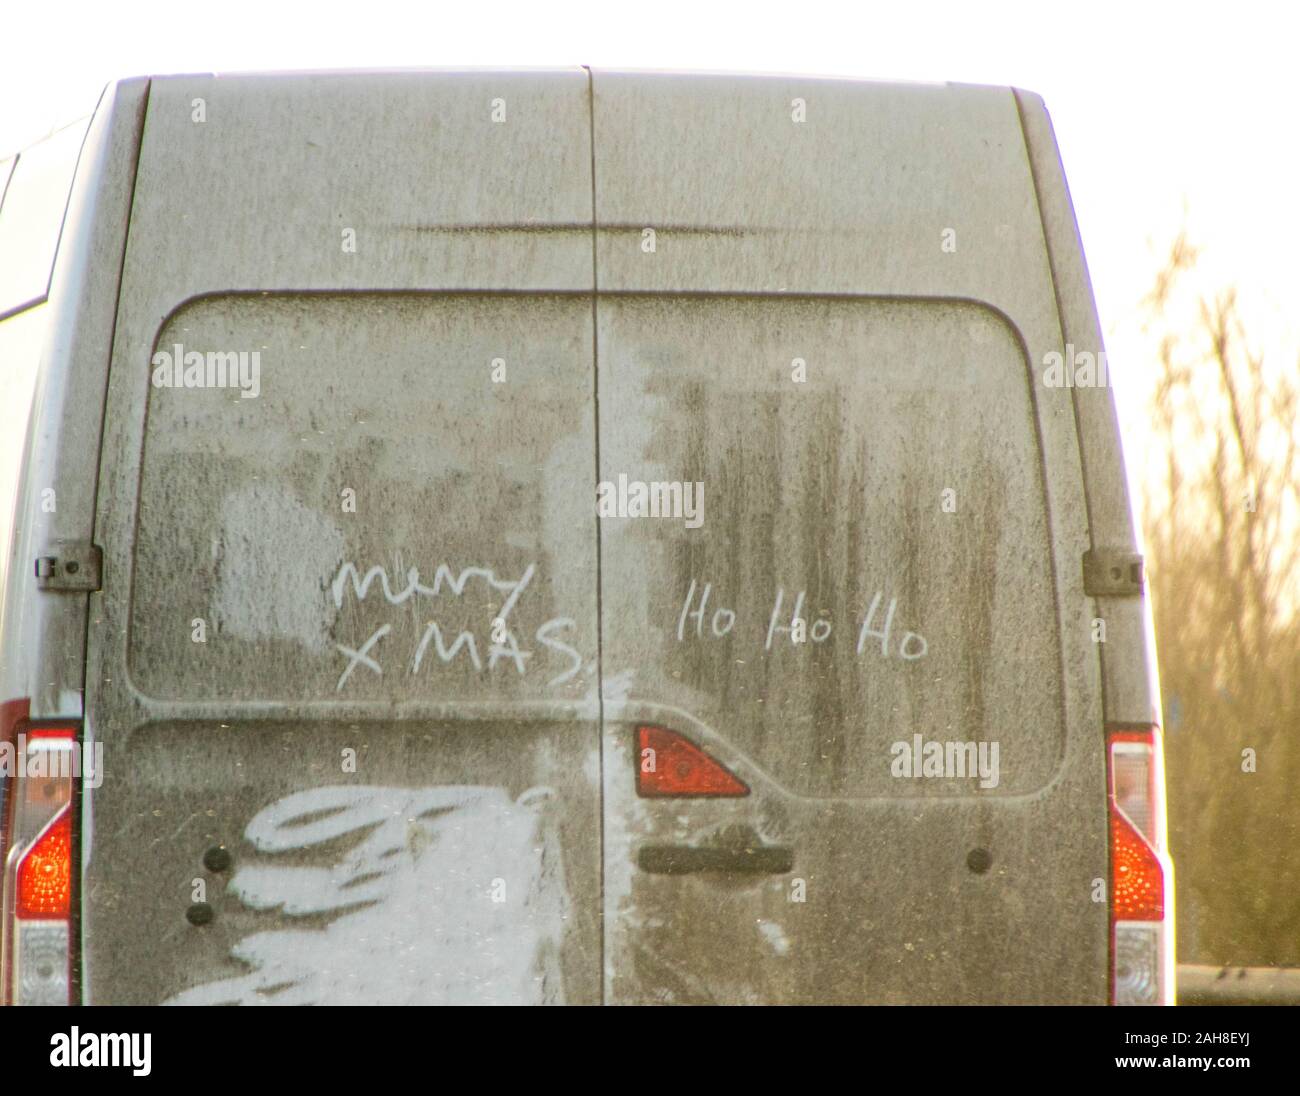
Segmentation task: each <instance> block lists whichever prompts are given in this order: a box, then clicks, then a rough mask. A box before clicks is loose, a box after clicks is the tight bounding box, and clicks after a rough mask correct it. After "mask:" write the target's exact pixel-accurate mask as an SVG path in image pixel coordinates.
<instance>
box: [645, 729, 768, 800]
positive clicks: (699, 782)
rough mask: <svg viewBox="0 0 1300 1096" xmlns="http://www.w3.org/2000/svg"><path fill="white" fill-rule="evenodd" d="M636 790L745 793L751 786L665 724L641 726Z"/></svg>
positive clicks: (680, 794)
mask: <svg viewBox="0 0 1300 1096" xmlns="http://www.w3.org/2000/svg"><path fill="white" fill-rule="evenodd" d="M636 738H637V770H636V790H637V794H638V795H641V796H646V797H648V798H656V797H661V798H667V797H685V796H713V797H726V796H742V795H748V794H749V786H748V785H747V784H745V783H744V782H743V781H742V780H740V779H739V778H738V777H737V776H736V775H735V774H734V773H732V772H731V771H730V770H729V769H728V768H727V767H726V766H725V765H723V764H722V763H721V762H719V761H716V760H715V759H714V758H712V757H710V756H709V755H708V754H706V753H705V752H704V751H703V750H702V749H700V748H699V747H698V746H696V745H695V744H694V743H693V742H689V741H687V740H686V739H685V738H683V737H682V736H681V735H679V734H677V733H676V732H675V731H669V730H665V729H664V728H663V727H638V728H637V729H636Z"/></svg>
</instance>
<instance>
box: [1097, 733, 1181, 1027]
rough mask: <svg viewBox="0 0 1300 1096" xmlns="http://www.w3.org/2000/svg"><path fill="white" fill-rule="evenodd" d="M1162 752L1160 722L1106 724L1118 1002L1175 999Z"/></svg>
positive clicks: (1169, 1001) (1112, 929)
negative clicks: (1135, 725) (1136, 725)
mask: <svg viewBox="0 0 1300 1096" xmlns="http://www.w3.org/2000/svg"><path fill="white" fill-rule="evenodd" d="M1162 760H1163V753H1162V750H1161V746H1160V731H1159V729H1158V728H1156V727H1142V728H1131V727H1113V728H1110V730H1109V733H1108V734H1107V736H1106V770H1107V783H1108V788H1107V792H1108V794H1107V800H1108V814H1109V827H1110V932H1111V946H1110V951H1111V1000H1112V1001H1113V1002H1114V1003H1115V1004H1117V1005H1120V1004H1152V1005H1154V1004H1172V1003H1173V925H1172V922H1173V918H1172V916H1171V910H1170V906H1171V904H1172V899H1173V879H1172V872H1173V867H1172V864H1171V863H1170V860H1169V856H1168V852H1167V849H1166V845H1165V799H1164V773H1163V768H1162Z"/></svg>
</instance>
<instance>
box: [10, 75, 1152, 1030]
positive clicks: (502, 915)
mask: <svg viewBox="0 0 1300 1096" xmlns="http://www.w3.org/2000/svg"><path fill="white" fill-rule="evenodd" d="M83 132H84V138H83V137H82V133H83ZM61 140H62V142H63V143H62V145H61V146H60V147H59V149H58V150H55V151H59V152H60V154H61V155H62V156H63V159H64V162H65V163H66V166H67V170H66V179H67V180H68V181H67V182H65V183H64V184H63V189H62V190H58V188H57V186H55V184H52V183H49V182H48V181H46V182H39V181H38V180H37V179H36V176H35V175H33V174H32V173H33V172H36V171H37V170H38V169H41V165H42V163H44V162H46V161H47V160H49V159H50V155H51V153H50V150H49V149H44V150H43V149H42V147H39V146H38V149H36V150H32V151H30V152H24V153H21V154H19V155H18V156H17V157H16V158H12V159H10V160H8V161H5V162H4V163H3V164H0V187H3V188H4V198H3V203H2V204H0V244H4V243H5V241H8V245H7V246H4V247H0V269H3V270H4V271H5V273H4V276H3V277H0V287H3V288H4V290H5V294H6V299H2V300H0V365H2V367H3V370H4V380H3V383H4V385H5V393H6V395H5V403H6V408H5V414H6V416H7V422H8V423H9V424H10V425H11V426H12V428H13V431H12V433H13V435H14V437H20V436H21V434H22V432H23V431H25V432H26V445H25V447H23V446H20V445H17V444H14V443H13V441H12V439H11V442H10V448H9V450H7V451H6V453H5V454H4V461H5V463H4V465H3V471H4V481H3V482H4V490H5V492H6V497H5V499H4V500H3V505H4V507H5V517H4V518H3V519H0V520H5V521H8V518H9V510H10V508H11V507H12V527H11V528H10V527H9V526H5V527H0V533H4V534H5V536H4V539H5V540H6V542H7V544H8V545H9V547H8V550H7V554H6V556H5V570H4V573H3V581H2V582H0V597H2V598H3V604H2V613H3V616H2V627H3V631H2V632H0V701H3V707H0V735H2V736H3V741H4V744H5V747H4V749H5V754H4V757H5V758H7V759H8V761H7V768H6V770H5V775H4V777H3V780H2V781H0V786H2V787H3V791H2V792H0V795H2V796H3V799H2V800H0V812H2V817H3V818H4V820H5V821H4V830H3V854H4V875H3V925H2V928H3V932H2V936H0V939H2V943H0V948H2V952H3V954H2V955H0V960H2V962H3V971H4V982H3V993H4V997H5V1000H6V1001H7V1002H10V1003H17V1004H28V1003H42V1002H44V1003H105V1002H113V1003H138V1004H155V1003H163V1002H167V1003H264V1002H272V1003H315V1002H358V1003H363V1002H365V1003H368V1002H397V1003H442V1002H483V1003H490V1002H522V1003H566V1002H567V1003H599V1002H606V1003H620V1002H678V1003H689V1002H699V1003H704V1002H724V1003H729V1002H741V1003H787V1002H788V1003H795V1002H845V1003H847V1002H879V1003H912V1002H916V1003H932V1002H942V1003H959V1004H986V1003H1011V1002H1022V1003H1058V1002H1083V1003H1098V1004H1101V1003H1106V1002H1108V1001H1113V1002H1115V1003H1125V1004H1128V1003H1168V1002H1170V1001H1172V998H1173V977H1172V955H1173V910H1172V900H1173V891H1172V877H1171V871H1172V868H1171V865H1170V861H1169V858H1168V854H1167V851H1166V843H1165V833H1164V800H1163V794H1164V793H1163V777H1162V773H1161V745H1160V733H1159V696H1158V689H1157V685H1156V680H1155V674H1154V670H1153V658H1152V652H1151V649H1150V643H1149V638H1148V620H1149V615H1148V610H1147V604H1146V595H1145V589H1144V584H1143V576H1142V560H1141V556H1140V554H1139V548H1138V544H1137V541H1136V536H1135V531H1134V527H1133V522H1132V518H1131V515H1130V508H1129V500H1128V495H1127V490H1126V485H1125V479H1124V472H1123V464H1122V458H1121V451H1120V442H1119V436H1118V431H1117V426H1116V418H1115V414H1114V409H1113V404H1112V400H1111V394H1110V391H1109V389H1108V387H1107V386H1106V385H1105V383H1104V380H1103V376H1104V374H1103V371H1104V368H1105V366H1104V361H1105V359H1104V351H1103V348H1102V344H1101V337H1100V331H1099V328H1098V323H1097V317H1096V312H1095V308H1094V305H1093V299H1092V294H1091V289H1090V287H1089V283H1088V277H1087V272H1086V268H1085V265H1084V259H1083V254H1082V249H1081V246H1080V241H1079V236H1078V232H1077V229H1076V226H1075V221H1074V216H1073V212H1072V209H1071V205H1070V200H1069V196H1068V193H1067V190H1066V186H1065V180H1064V177H1063V174H1062V169H1061V163H1060V160H1059V158H1058V154H1057V150H1056V145H1055V141H1054V138H1053V136H1052V131H1051V128H1050V124H1049V121H1048V117H1047V114H1046V112H1045V110H1044V107H1043V104H1042V102H1041V101H1040V100H1039V99H1038V98H1037V97H1036V96H1034V95H1032V94H1027V93H1025V92H1021V91H1017V90H1014V89H1008V88H989V87H972V86H960V85H934V86H927V85H911V86H909V85H894V84H885V83H865V82H855V81H845V80H823V79H803V78H794V77H735V76H711V75H677V76H667V75H652V74H625V73H618V72H605V71H601V70H596V71H588V70H584V69H575V70H560V71H553V72H511V71H502V72H464V73H458V72H402V73H354V74H281V75H266V76H259V75H248V76H234V77H216V76H211V75H198V76H169V77H161V78H153V79H137V80H128V81H124V82H121V83H118V84H116V85H114V86H112V87H110V88H109V89H108V91H107V92H106V93H105V95H104V98H103V100H102V102H101V103H100V105H99V107H98V109H97V110H96V112H95V114H94V117H93V119H92V120H91V121H90V123H89V125H88V127H85V128H84V129H83V130H79V131H76V133H75V135H74V137H71V138H70V137H68V136H67V135H66V134H65V135H63V136H62V138H61ZM74 168H75V170H74ZM42 170H43V169H42ZM42 178H46V177H45V176H42ZM52 187H54V192H55V193H56V194H57V197H58V200H57V201H55V202H52V201H51V200H50V195H51V192H52V191H51V188H52ZM38 199H39V200H38ZM41 203H43V205H42V206H41V208H42V209H44V210H45V212H44V214H42V217H43V218H44V221H42V217H38V216H37V214H36V211H35V209H36V205H40V204H41ZM46 222H48V226H47V231H45V232H43V233H42V232H37V231H35V230H34V226H36V225H37V224H38V223H46ZM33 272H35V273H33ZM11 275H12V276H11Z"/></svg>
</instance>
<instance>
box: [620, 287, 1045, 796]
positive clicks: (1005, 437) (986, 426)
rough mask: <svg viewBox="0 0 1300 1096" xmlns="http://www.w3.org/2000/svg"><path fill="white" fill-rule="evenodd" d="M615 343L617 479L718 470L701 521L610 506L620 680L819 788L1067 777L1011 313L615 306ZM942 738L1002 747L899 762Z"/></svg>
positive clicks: (781, 302)
mask: <svg viewBox="0 0 1300 1096" xmlns="http://www.w3.org/2000/svg"><path fill="white" fill-rule="evenodd" d="M599 347H600V360H601V385H600V411H601V464H602V478H604V479H607V480H610V481H611V482H615V481H617V479H618V477H619V476H620V475H626V476H627V479H628V482H634V481H646V482H654V481H660V482H664V481H674V480H675V481H682V482H689V483H700V484H703V514H702V523H701V524H700V525H699V527H698V528H696V529H688V528H687V527H686V522H685V521H684V520H676V521H674V520H663V519H644V518H639V517H615V518H610V519H607V520H606V521H605V522H604V523H603V531H604V540H603V545H602V575H603V583H602V588H603V606H604V630H603V638H604V646H603V664H604V667H605V672H606V678H607V679H609V678H610V677H611V675H615V674H618V673H620V672H623V673H624V674H626V675H627V680H626V681H624V682H623V683H622V684H623V687H625V688H626V690H627V695H628V696H629V698H631V699H644V700H648V701H654V702H656V703H659V704H663V705H671V706H672V708H673V709H675V710H677V711H681V712H685V713H689V715H690V716H691V717H693V718H694V719H697V720H699V721H701V722H702V723H704V724H705V725H706V726H708V727H712V728H713V729H714V730H716V731H717V732H718V733H719V734H721V735H722V736H723V737H724V738H725V739H726V740H727V741H728V742H730V743H731V744H732V745H733V746H735V747H736V748H738V749H740V750H742V751H743V752H744V753H745V754H747V755H748V756H749V757H750V758H751V759H752V760H753V761H755V762H756V763H757V764H758V765H759V766H760V767H761V768H763V769H764V770H765V771H766V772H767V773H768V774H770V775H771V776H772V777H773V779H775V780H776V781H778V782H779V783H781V784H783V785H784V786H786V787H787V788H789V789H790V790H792V791H795V792H797V793H800V794H803V795H808V796H844V797H877V796H879V797H891V796H913V795H915V796H924V795H949V796H951V795H968V794H979V795H1003V794H1014V793H1023V792H1028V791H1031V790H1034V789H1036V788H1038V787H1041V786H1042V785H1043V784H1045V783H1046V782H1047V781H1048V780H1049V779H1050V778H1051V776H1052V774H1053V773H1054V772H1055V770H1056V767H1057V765H1058V764H1059V762H1060V759H1061V756H1062V750H1063V733H1064V732H1063V714H1062V684H1061V647H1060V637H1059V634H1058V627H1057V611H1056V603H1055V596H1054V588H1053V569H1052V557H1051V545H1050V542H1049V532H1048V521H1047V507H1046V502H1045V496H1044V489H1043V476H1042V458H1041V455H1040V446H1039V442H1038V436H1037V430H1036V418H1035V411H1034V405H1033V397H1032V392H1031V387H1030V384H1031V381H1030V372H1029V369H1028V363H1027V360H1026V357H1025V354H1024V352H1023V350H1022V347H1021V344H1020V342H1019V340H1018V338H1017V337H1016V335H1015V334H1014V333H1013V330H1012V329H1011V328H1010V327H1009V326H1008V325H1007V324H1005V323H1004V322H1003V321H1002V319H1001V318H1000V317H999V316H998V315H997V314H996V313H994V312H993V311H991V310H989V309H987V308H984V307H982V306H977V305H974V304H966V303H960V302H938V301H892V300H852V299H802V300H801V299H787V298H771V297H698V298H675V299H674V298H665V297H618V298H612V299H606V298H602V300H601V303H600V328H599ZM698 516H699V515H697V517H698ZM796 620H801V621H802V641H796V640H797V639H798V638H799V637H798V634H797V633H796V631H795V628H796V623H795V622H796ZM665 718H673V717H671V716H665ZM681 729H684V730H685V729H688V728H686V727H683V728H681ZM918 736H919V741H918ZM931 743H938V744H940V746H941V748H942V749H943V750H944V751H945V764H946V763H947V757H948V755H949V754H955V753H960V755H961V757H960V761H961V763H962V764H966V763H968V762H969V761H970V759H971V756H972V755H971V752H970V747H969V746H968V745H967V744H974V749H975V751H976V761H977V762H978V760H979V756H978V755H979V751H980V749H981V747H980V744H981V743H983V744H984V746H983V756H984V758H985V760H986V762H988V761H991V756H990V751H991V750H992V746H993V744H994V743H996V744H997V750H998V764H999V772H998V773H997V775H996V782H994V781H993V780H991V779H985V780H984V781H983V786H982V787H981V781H980V780H979V779H976V778H972V777H971V776H969V775H967V776H961V777H954V778H952V779H947V778H938V779H912V778H910V777H898V776H896V775H895V771H896V770H895V768H894V761H895V757H896V753H895V752H894V751H896V750H897V756H900V757H901V754H902V753H903V748H904V747H905V749H906V753H907V763H908V764H911V763H912V762H913V761H914V760H915V759H917V758H919V759H920V760H921V761H922V763H923V764H924V763H925V759H926V754H927V750H929V754H930V757H931V758H932V759H933V756H934V749H935V747H933V746H932V745H931ZM949 743H952V746H951V748H950V747H949V745H948V744H949ZM900 744H901V745H900ZM956 760H957V758H956V757H954V761H956ZM900 766H901V761H900ZM988 767H989V766H988V765H987V764H986V768H988ZM956 771H957V770H956V766H955V765H954V766H953V768H951V769H945V770H944V772H945V774H946V773H947V772H956Z"/></svg>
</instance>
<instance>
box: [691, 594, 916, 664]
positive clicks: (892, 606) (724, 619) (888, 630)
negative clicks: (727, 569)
mask: <svg viewBox="0 0 1300 1096" xmlns="http://www.w3.org/2000/svg"><path fill="white" fill-rule="evenodd" d="M712 594H713V584H712V583H709V582H706V583H704V584H703V586H702V587H701V586H700V585H699V584H698V583H697V582H696V581H695V579H691V588H690V589H689V590H688V591H687V593H686V600H685V602H684V603H683V604H682V611H681V615H680V616H679V617H678V618H677V639H678V642H684V641H685V640H687V639H722V638H723V637H724V636H727V635H729V634H730V633H731V631H732V629H733V628H734V627H735V626H736V611H735V610H734V609H730V608H728V607H726V606H725V605H721V604H718V603H717V602H715V604H714V606H713V608H712V610H710V606H709V599H710V597H711V596H712ZM806 594H807V591H805V590H800V591H799V592H798V593H797V594H796V595H795V597H794V599H793V600H792V601H790V602H787V600H786V592H785V589H784V588H782V587H777V590H776V594H775V595H774V597H773V599H772V600H773V604H772V612H771V614H770V615H769V616H768V619H767V633H766V635H765V637H764V640H763V650H764V651H771V650H772V649H773V647H775V646H780V645H783V644H785V643H791V644H794V645H796V646H797V645H800V644H804V643H816V644H821V643H825V642H826V641H827V640H828V639H830V637H831V635H832V633H833V632H834V630H835V622H834V621H833V620H831V619H829V618H827V617H826V616H824V615H819V616H818V617H817V619H816V620H814V621H811V622H809V621H808V619H807V618H806V617H805V616H804V600H805V597H806ZM897 615H898V599H897V598H895V597H891V598H890V599H889V602H888V604H887V605H886V604H885V592H884V591H883V590H877V591H876V592H875V596H874V597H873V598H872V599H871V604H870V606H868V607H867V608H866V609H865V612H864V613H863V615H862V619H861V623H860V625H858V643H857V653H858V654H859V655H861V654H862V653H863V652H864V651H866V650H867V649H868V648H870V649H872V650H875V649H876V644H877V643H878V644H879V651H880V654H881V657H883V658H891V657H893V656H894V655H897V656H898V657H899V658H902V659H906V660H907V661H909V662H912V661H915V660H916V659H918V658H924V657H925V656H926V654H927V653H928V651H929V649H930V645H929V643H928V642H926V639H925V637H924V636H922V635H920V634H919V633H917V632H910V631H905V630H903V629H901V628H897V627H896V620H895V618H896V617H897ZM854 623H855V624H856V623H857V618H856V617H855V618H854Z"/></svg>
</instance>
